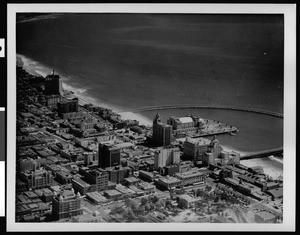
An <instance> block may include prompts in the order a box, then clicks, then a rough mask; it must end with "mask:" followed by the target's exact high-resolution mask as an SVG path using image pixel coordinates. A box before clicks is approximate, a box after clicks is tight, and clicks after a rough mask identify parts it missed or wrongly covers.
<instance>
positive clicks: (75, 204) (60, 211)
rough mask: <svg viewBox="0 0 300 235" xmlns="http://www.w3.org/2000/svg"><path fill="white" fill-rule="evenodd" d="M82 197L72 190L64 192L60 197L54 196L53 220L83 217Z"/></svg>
mask: <svg viewBox="0 0 300 235" xmlns="http://www.w3.org/2000/svg"><path fill="white" fill-rule="evenodd" d="M82 198H83V197H82V196H81V195H80V193H79V192H77V194H75V192H74V190H73V188H72V190H63V191H62V192H61V193H60V194H59V195H58V194H56V193H55V194H54V197H53V199H52V216H53V219H56V220H60V219H64V218H70V217H72V216H77V215H82V214H83V208H82Z"/></svg>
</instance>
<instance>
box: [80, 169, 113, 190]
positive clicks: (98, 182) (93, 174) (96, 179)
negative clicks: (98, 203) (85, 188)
mask: <svg viewBox="0 0 300 235" xmlns="http://www.w3.org/2000/svg"><path fill="white" fill-rule="evenodd" d="M84 176H85V179H86V181H87V182H89V183H90V184H93V185H95V186H96V191H103V190H106V189H107V187H108V180H109V174H108V171H106V170H104V169H95V170H91V171H87V172H86V173H85V174H84Z"/></svg>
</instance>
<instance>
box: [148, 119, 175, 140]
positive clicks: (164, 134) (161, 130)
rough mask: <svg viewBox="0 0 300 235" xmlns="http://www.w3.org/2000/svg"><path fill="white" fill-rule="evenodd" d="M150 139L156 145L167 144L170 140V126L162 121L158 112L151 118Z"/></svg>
mask: <svg viewBox="0 0 300 235" xmlns="http://www.w3.org/2000/svg"><path fill="white" fill-rule="evenodd" d="M152 139H153V142H154V143H155V144H156V145H157V146H167V145H170V144H171V142H172V126H170V125H166V124H164V123H162V122H161V118H160V116H159V114H158V113H157V114H156V116H155V118H154V120H153V135H152Z"/></svg>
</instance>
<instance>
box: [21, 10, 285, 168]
mask: <svg viewBox="0 0 300 235" xmlns="http://www.w3.org/2000/svg"><path fill="white" fill-rule="evenodd" d="M17 53H18V54H20V55H22V56H23V57H22V58H23V62H25V63H26V67H27V69H28V68H32V71H31V72H34V71H35V72H37V73H38V74H41V75H43V76H45V75H47V74H49V73H50V72H51V71H52V69H54V70H55V71H56V73H58V74H60V75H61V76H62V77H63V82H64V88H65V89H72V90H73V91H75V94H76V95H79V96H81V97H85V98H86V99H87V100H92V101H94V103H95V102H96V103H99V106H104V107H113V109H114V110H122V111H126V110H132V109H138V108H142V107H148V106H162V105H176V106H178V105H186V104H189V105H198V106H200V105H215V106H216V105H223V106H234V107H246V108H254V109H262V110H268V111H273V112H278V113H283V17H281V16H279V15H269V16H267V15H227V16H226V15H216V16H213V15H180V16H179V15H172V14H170V15H163V14H158V15H154V14H62V15H58V16H57V17H48V18H47V17H46V18H44V19H43V18H42V19H39V20H30V21H27V22H26V21H25V22H21V23H17ZM159 112H160V113H161V114H162V115H163V116H164V117H168V116H170V115H177V116H180V115H184V114H185V113H187V112H188V113H193V114H198V115H201V116H202V117H203V118H210V119H215V120H219V121H221V122H228V123H230V124H232V125H234V126H237V127H238V128H239V129H240V132H239V133H238V135H237V136H229V135H228V136H223V137H221V136H220V139H221V141H220V142H221V144H222V143H224V145H226V146H228V147H230V148H232V149H237V150H239V151H242V152H251V151H254V150H257V151H260V150H265V149H270V148H277V147H281V146H283V119H281V118H275V117H270V116H266V115H261V114H253V113H247V112H237V111H224V110H223V111H222V110H217V111H216V110H164V111H159ZM153 113H154V112H141V113H140V114H141V115H143V116H145V117H146V118H148V119H152V116H153ZM255 161H256V162H257V164H262V165H268V167H269V169H273V173H274V172H277V173H279V174H282V168H283V165H282V159H275V160H274V159H272V158H265V159H258V160H255ZM253 162H254V161H252V163H253ZM252 163H250V164H252Z"/></svg>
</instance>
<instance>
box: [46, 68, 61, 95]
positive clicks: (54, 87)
mask: <svg viewBox="0 0 300 235" xmlns="http://www.w3.org/2000/svg"><path fill="white" fill-rule="evenodd" d="M45 93H46V94H47V95H62V94H63V90H62V81H61V78H60V76H59V75H57V74H54V70H53V74H49V75H47V76H46V78H45Z"/></svg>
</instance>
